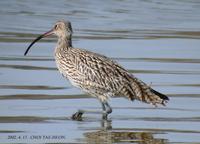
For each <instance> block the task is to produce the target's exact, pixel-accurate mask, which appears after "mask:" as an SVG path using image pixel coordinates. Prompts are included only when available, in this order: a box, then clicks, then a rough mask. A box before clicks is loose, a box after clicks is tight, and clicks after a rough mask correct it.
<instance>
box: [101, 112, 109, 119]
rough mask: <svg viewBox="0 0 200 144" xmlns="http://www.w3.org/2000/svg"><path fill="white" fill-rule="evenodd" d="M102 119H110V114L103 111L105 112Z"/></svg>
mask: <svg viewBox="0 0 200 144" xmlns="http://www.w3.org/2000/svg"><path fill="white" fill-rule="evenodd" d="M102 119H103V120H108V114H107V113H106V112H105V113H104V112H103V114H102Z"/></svg>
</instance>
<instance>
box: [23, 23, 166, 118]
mask: <svg viewBox="0 0 200 144" xmlns="http://www.w3.org/2000/svg"><path fill="white" fill-rule="evenodd" d="M72 33H73V32H72V26H71V23H70V22H69V21H58V22H56V23H55V25H54V27H53V28H52V29H51V30H50V31H48V32H46V33H44V34H42V35H41V36H39V37H37V38H36V39H35V40H34V41H33V42H32V43H31V44H30V45H29V47H28V48H27V50H26V51H25V53H24V55H26V54H27V53H28V51H29V50H30V48H31V46H32V45H33V44H34V43H35V42H37V41H39V40H40V39H42V38H44V37H47V36H50V35H53V34H54V35H56V36H57V37H58V42H57V45H56V48H55V52H54V56H55V61H56V65H57V67H58V70H59V71H60V73H61V74H62V75H63V76H64V77H65V78H67V79H68V80H69V81H70V82H71V83H72V85H74V86H76V87H78V88H80V89H82V90H83V91H84V92H86V93H88V94H90V95H91V96H93V97H96V98H97V99H98V100H99V101H100V102H101V104H102V110H103V111H98V112H97V111H92V110H78V112H76V113H75V114H73V115H72V119H75V120H80V119H81V118H82V115H83V113H101V114H102V116H103V119H107V116H108V114H110V113H111V112H112V108H111V107H110V105H109V104H108V99H109V98H110V97H116V96H118V97H124V98H127V99H130V100H131V101H134V100H139V101H142V102H145V103H148V104H152V105H155V106H156V105H158V104H161V105H165V103H166V102H167V101H168V100H169V98H168V97H167V96H166V95H164V94H162V93H160V92H158V91H156V90H154V89H152V88H151V87H150V86H148V85H147V84H145V83H144V82H143V81H141V80H139V79H138V78H136V77H135V76H134V75H132V74H131V73H129V72H128V71H127V70H126V69H124V68H123V67H122V66H120V65H119V64H118V63H117V62H115V61H113V60H112V59H110V58H108V57H106V56H103V55H100V54H97V53H94V52H90V51H87V50H85V49H79V48H74V47H73V46H72Z"/></svg>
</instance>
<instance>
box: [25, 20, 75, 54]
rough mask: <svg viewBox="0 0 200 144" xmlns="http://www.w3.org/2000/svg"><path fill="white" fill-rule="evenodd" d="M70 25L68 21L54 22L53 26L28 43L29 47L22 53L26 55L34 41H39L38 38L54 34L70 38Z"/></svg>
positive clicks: (62, 37)
mask: <svg viewBox="0 0 200 144" xmlns="http://www.w3.org/2000/svg"><path fill="white" fill-rule="evenodd" d="M72 33H73V31H72V26H71V23H70V22H69V21H63V20H62V21H58V22H56V23H55V25H54V26H53V28H52V29H51V30H50V31H48V32H46V33H44V34H42V35H40V36H39V37H37V38H36V39H35V40H34V41H33V42H32V43H31V44H30V45H29V47H28V48H27V49H26V51H25V53H24V55H26V54H27V53H28V51H29V50H30V48H31V46H32V45H33V44H34V43H36V42H37V41H39V40H40V39H42V38H44V37H47V36H50V35H56V36H57V37H58V38H61V39H66V38H68V39H69V38H71V36H72Z"/></svg>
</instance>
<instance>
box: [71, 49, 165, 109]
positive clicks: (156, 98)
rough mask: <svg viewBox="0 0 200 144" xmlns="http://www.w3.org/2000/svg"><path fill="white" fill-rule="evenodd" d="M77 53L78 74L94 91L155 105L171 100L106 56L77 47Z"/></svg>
mask: <svg viewBox="0 0 200 144" xmlns="http://www.w3.org/2000/svg"><path fill="white" fill-rule="evenodd" d="M75 55H76V56H74V57H75V63H76V64H75V67H76V68H75V69H76V70H77V74H78V75H79V76H80V77H79V78H81V82H82V83H83V85H85V86H86V87H87V88H88V89H89V90H90V91H91V92H92V93H95V92H97V91H98V93H100V94H102V95H105V94H109V95H110V96H124V97H126V98H129V99H130V100H134V99H137V100H140V101H143V102H146V103H150V104H153V105H156V104H163V105H164V103H165V102H166V101H167V100H169V99H168V97H167V96H165V95H163V94H161V93H159V92H157V91H155V90H153V89H152V88H150V87H149V86H148V85H147V84H145V83H144V82H143V81H141V80H139V79H137V78H136V77H134V76H133V75H132V74H130V73H129V72H128V71H127V70H125V69H124V68H122V67H121V66H120V65H119V64H117V63H116V62H115V61H113V60H111V59H109V58H107V57H105V56H102V55H99V54H96V53H92V52H89V51H86V50H82V49H76V52H75Z"/></svg>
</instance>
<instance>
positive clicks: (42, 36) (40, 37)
mask: <svg viewBox="0 0 200 144" xmlns="http://www.w3.org/2000/svg"><path fill="white" fill-rule="evenodd" d="M52 34H53V30H50V31H48V32H46V33H44V34H42V35H40V36H39V37H37V38H36V39H35V40H34V41H33V42H32V43H31V44H30V45H29V46H28V48H27V49H26V51H25V53H24V55H26V54H27V53H28V51H29V50H30V48H31V47H32V45H33V44H34V43H36V42H37V41H39V40H40V39H42V38H44V37H47V36H49V35H52Z"/></svg>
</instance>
